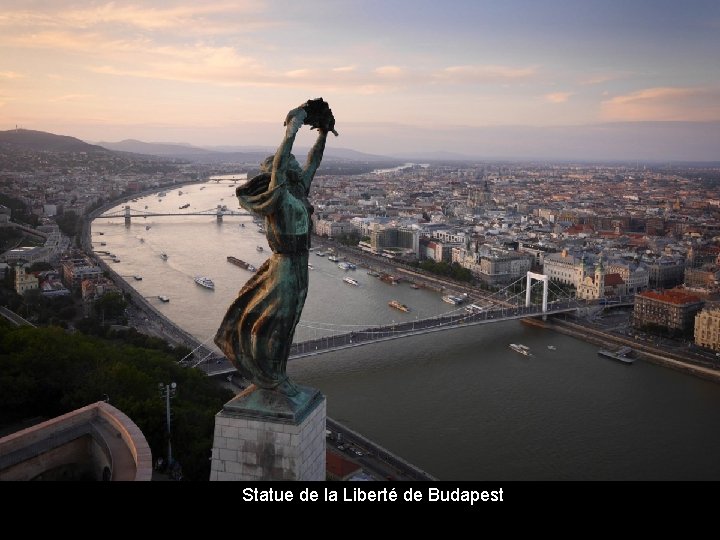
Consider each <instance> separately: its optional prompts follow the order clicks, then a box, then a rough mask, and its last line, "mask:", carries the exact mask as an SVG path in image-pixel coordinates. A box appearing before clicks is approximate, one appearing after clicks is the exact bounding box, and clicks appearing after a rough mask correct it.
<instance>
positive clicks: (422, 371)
mask: <svg viewBox="0 0 720 540" xmlns="http://www.w3.org/2000/svg"><path fill="white" fill-rule="evenodd" d="M233 183H234V182H233V180H231V179H228V178H225V179H220V181H219V182H217V183H216V182H208V183H207V184H194V185H188V186H183V187H180V188H176V189H174V190H172V191H167V195H166V196H165V197H157V196H155V195H153V196H148V197H143V198H140V199H138V200H137V201H136V202H130V203H129V204H130V206H131V207H132V208H134V209H139V210H145V206H147V210H146V211H149V212H150V211H165V212H170V211H175V212H182V211H193V210H195V211H200V210H206V209H210V208H215V207H216V206H217V205H218V204H220V205H223V204H224V205H227V206H228V208H229V209H231V210H237V209H238V204H237V199H236V198H235V196H234V190H235V186H234V185H233ZM179 191H182V192H183V193H182V195H179ZM186 203H189V204H190V207H189V208H187V210H180V209H179V207H180V206H183V205H184V204H186ZM241 224H242V225H244V226H241ZM100 233H103V234H102V235H101V234H100ZM92 240H93V245H94V246H95V249H97V250H107V251H109V252H111V253H113V254H114V255H116V256H117V257H118V258H119V259H120V262H119V263H109V264H112V265H113V268H114V269H115V270H116V271H117V272H118V273H119V274H120V275H122V276H125V277H126V279H128V281H129V282H130V284H131V285H132V286H133V287H135V288H136V289H137V290H138V291H139V292H140V293H141V294H143V295H144V296H146V297H148V298H149V299H150V301H151V302H153V303H154V304H155V305H156V306H157V307H158V309H159V310H160V311H162V312H163V313H164V314H165V315H166V316H167V317H168V318H170V319H172V320H173V321H175V322H176V323H177V324H178V325H179V326H181V327H182V328H184V329H185V330H187V331H188V332H190V333H191V334H193V335H194V336H196V337H197V338H198V339H199V340H200V341H208V340H209V339H210V338H211V336H212V335H213V334H214V333H215V331H216V329H217V327H218V325H219V323H220V320H221V319H222V316H223V315H224V312H225V310H226V308H227V306H228V305H229V304H230V302H231V301H232V300H233V299H234V298H235V296H236V295H237V291H238V290H239V288H240V287H241V286H242V284H243V283H244V282H245V281H246V280H247V279H248V278H249V277H250V275H251V274H250V273H249V272H247V271H245V270H242V269H240V268H238V267H237V266H234V265H232V264H230V263H228V262H227V261H226V257H227V256H228V255H233V256H235V257H238V258H240V259H243V260H245V261H247V262H250V263H251V264H253V265H255V266H260V264H261V263H262V262H263V260H264V259H265V258H266V257H267V256H268V254H269V248H268V246H267V243H266V241H265V238H264V235H263V234H262V233H260V232H259V231H258V230H257V227H256V226H255V225H254V224H253V222H252V219H251V218H250V217H249V216H248V217H238V216H235V217H226V218H224V220H223V222H222V223H221V224H218V223H216V220H215V217H214V216H168V217H151V218H133V221H132V224H131V226H130V227H129V228H126V227H125V225H124V222H123V220H122V219H112V220H106V219H98V220H95V221H94V222H93V224H92ZM100 242H105V243H106V245H105V246H103V247H100ZM257 246H260V247H262V248H263V251H258V250H257ZM163 252H164V253H166V254H167V255H168V258H167V260H163V259H161V257H160V254H161V253H163ZM310 262H311V263H312V265H313V266H314V270H311V271H310V289H309V294H308V300H307V303H306V306H305V310H304V312H303V317H302V320H301V323H300V326H298V331H297V334H296V341H301V340H303V339H310V338H314V337H318V336H321V335H329V334H331V333H332V332H333V331H334V332H347V331H350V330H353V329H361V328H364V327H368V326H373V325H377V324H383V323H392V322H393V321H396V322H397V321H401V320H413V319H415V318H416V317H417V318H423V317H427V316H430V315H435V314H440V313H447V312H450V311H453V310H455V309H457V308H456V307H455V306H452V305H450V304H446V303H444V302H442V301H441V298H440V295H439V294H438V293H435V292H432V291H428V290H424V289H418V290H415V289H412V288H410V287H409V286H408V284H400V285H395V286H393V285H389V284H386V283H383V282H381V281H379V280H377V279H376V278H374V277H372V276H369V275H368V274H367V273H366V272H365V270H363V269H361V268H358V270H356V271H350V272H345V271H343V270H341V269H340V268H338V267H337V265H336V264H334V263H332V262H330V261H328V260H327V258H326V257H317V256H315V255H311V257H310ZM136 274H137V275H141V276H142V278H143V279H142V281H135V280H134V279H133V278H132V276H133V275H136ZM195 275H206V276H208V277H210V278H212V279H213V281H214V282H215V290H214V291H211V290H208V289H204V288H202V287H200V286H198V285H196V284H195V283H194V281H193V276H195ZM345 275H349V276H351V277H353V278H354V279H356V280H357V281H358V282H359V283H360V286H359V287H353V286H351V285H348V284H346V283H344V282H343V281H342V277H343V276H345ZM158 295H166V296H168V297H169V298H170V302H168V303H162V302H160V301H159V300H158V299H157V296H158ZM392 299H397V300H399V301H400V302H401V303H404V304H407V305H408V306H409V307H410V308H411V311H410V312H409V313H403V312H400V311H397V310H395V309H392V308H390V307H389V306H388V305H387V303H388V301H389V300H392ZM509 343H523V344H525V345H527V346H529V347H530V348H531V350H532V351H533V356H531V357H525V356H522V355H520V354H518V353H516V352H513V351H512V350H510V349H509V348H508V344H509ZM548 345H553V346H555V350H551V349H548ZM289 372H290V375H291V376H292V377H293V378H294V379H295V380H297V381H298V382H301V383H303V384H309V385H312V386H316V387H318V388H320V389H321V390H322V391H323V393H325V395H326V396H327V397H328V413H329V415H330V416H332V417H333V418H335V419H336V420H338V421H340V422H342V423H344V424H346V425H348V426H349V427H351V428H352V429H354V430H356V431H359V432H360V433H362V434H364V435H365V436H367V437H369V438H371V439H373V440H375V441H376V442H378V443H379V444H381V445H382V446H385V447H386V448H388V449H389V450H391V451H393V452H395V453H396V454H398V455H400V456H402V457H403V458H405V459H406V460H408V461H410V462H412V463H414V464H416V465H418V466H419V467H421V468H422V469H424V470H426V471H428V472H429V473H430V474H432V475H434V476H436V477H438V478H440V479H446V480H451V479H468V480H469V479H477V480H534V479H538V480H540V479H573V480H581V479H593V480H614V479H638V480H640V479H683V480H689V479H713V480H720V461H719V460H717V455H718V454H719V453H720V430H718V429H717V426H718V425H720V385H717V384H715V383H711V382H708V381H705V380H701V379H697V378H694V377H692V376H689V375H686V374H683V373H678V372H676V371H672V370H669V369H666V368H662V367H659V366H656V365H653V364H648V363H645V362H641V361H638V362H636V363H635V364H633V365H632V366H626V365H623V364H620V363H617V362H613V361H611V360H607V359H603V358H601V357H598V356H597V347H595V346H593V345H590V344H588V343H585V342H583V341H580V340H577V339H575V338H572V337H570V336H565V335H560V334H556V333H554V332H550V331H547V330H542V329H538V328H532V327H528V326H525V325H523V324H521V323H519V322H504V323H496V324H491V325H484V326H477V327H471V328H464V329H454V330H449V331H447V332H441V333H435V334H428V335H424V336H416V337H412V338H404V339H398V340H394V341H390V342H384V343H379V344H375V345H368V346H365V347H359V348H355V349H348V350H344V351H339V352H335V353H328V354H325V355H321V356H318V357H314V358H306V359H301V360H297V361H293V362H291V363H290V364H289Z"/></svg>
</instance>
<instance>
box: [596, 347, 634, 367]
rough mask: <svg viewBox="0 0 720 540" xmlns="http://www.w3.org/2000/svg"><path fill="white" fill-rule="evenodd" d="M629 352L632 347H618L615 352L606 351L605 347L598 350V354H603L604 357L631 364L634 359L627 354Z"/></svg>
mask: <svg viewBox="0 0 720 540" xmlns="http://www.w3.org/2000/svg"><path fill="white" fill-rule="evenodd" d="M631 353H632V349H631V348H630V347H620V348H619V349H618V350H617V351H615V352H612V351H608V350H607V349H600V350H599V351H598V354H599V355H600V356H604V357H605V358H612V359H613V360H618V361H619V362H622V363H623V364H632V363H633V362H634V361H635V359H634V358H631V357H630V356H628V355H629V354H631Z"/></svg>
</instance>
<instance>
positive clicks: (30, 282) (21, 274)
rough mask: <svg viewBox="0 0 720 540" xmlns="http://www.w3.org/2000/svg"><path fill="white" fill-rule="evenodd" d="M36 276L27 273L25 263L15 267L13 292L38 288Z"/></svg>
mask: <svg viewBox="0 0 720 540" xmlns="http://www.w3.org/2000/svg"><path fill="white" fill-rule="evenodd" d="M38 283H39V282H38V278H37V276H35V275H34V274H30V273H28V271H27V269H26V268H25V265H22V264H20V265H18V266H16V267H15V292H16V293H18V294H24V293H25V292H26V291H32V290H34V289H37V288H38Z"/></svg>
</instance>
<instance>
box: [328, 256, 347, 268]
mask: <svg viewBox="0 0 720 540" xmlns="http://www.w3.org/2000/svg"><path fill="white" fill-rule="evenodd" d="M329 260H330V257H328V261H329ZM338 268H340V269H342V270H350V265H349V264H348V263H346V262H341V263H338Z"/></svg>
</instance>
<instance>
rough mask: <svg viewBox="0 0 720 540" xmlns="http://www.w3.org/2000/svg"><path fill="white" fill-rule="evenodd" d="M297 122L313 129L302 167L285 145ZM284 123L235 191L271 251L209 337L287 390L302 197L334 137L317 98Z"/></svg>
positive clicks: (299, 275)
mask: <svg viewBox="0 0 720 540" xmlns="http://www.w3.org/2000/svg"><path fill="white" fill-rule="evenodd" d="M303 124H306V125H309V126H311V127H312V128H313V129H317V130H318V132H319V133H318V138H317V141H316V142H315V145H314V146H313V147H312V149H311V150H310V152H309V153H308V157H307V161H306V163H305V166H304V167H300V164H299V163H298V162H297V160H296V159H295V156H293V155H292V153H291V150H292V146H293V143H294V142H295V135H296V134H297V132H298V131H299V130H300V128H301V127H302V126H303ZM285 126H287V128H286V131H285V138H284V139H283V141H282V143H281V144H280V146H279V147H278V149H277V152H275V155H274V156H269V157H268V158H267V159H265V161H264V162H263V163H262V164H261V166H260V170H261V173H260V174H259V175H257V176H255V177H254V178H253V179H252V180H250V181H248V182H247V183H246V184H244V185H242V186H240V187H238V188H237V190H236V193H237V196H238V199H239V201H240V205H241V206H242V207H243V208H245V209H247V210H249V211H251V212H254V213H256V214H259V215H261V216H264V218H265V229H266V231H267V241H268V244H269V245H270V249H271V250H272V252H273V254H272V256H271V257H270V258H269V259H268V260H267V261H265V263H264V264H263V265H262V266H261V267H260V269H259V270H258V271H257V273H256V274H255V275H254V276H253V277H252V278H251V279H250V280H249V281H248V282H247V283H246V284H245V285H244V286H243V288H242V289H241V290H240V292H239V293H238V297H237V299H236V300H235V301H234V302H233V303H232V304H231V305H230V307H229V308H228V311H227V313H226V314H225V318H224V319H223V321H222V323H221V325H220V328H219V329H218V331H217V334H216V335H215V343H216V344H217V345H218V346H219V347H220V348H221V349H222V351H223V352H224V353H225V355H226V356H227V357H228V359H229V360H230V361H231V362H232V363H233V365H234V366H235V367H236V368H237V370H238V371H239V372H240V374H241V375H242V376H243V377H245V378H246V379H249V380H250V381H252V382H253V383H254V384H255V385H257V386H259V387H260V388H266V389H270V390H277V391H279V392H282V393H283V394H286V395H288V396H293V395H295V394H297V388H296V387H295V385H294V384H292V383H291V382H290V380H289V379H288V376H287V374H286V372H285V370H286V366H287V359H288V355H289V354H290V345H291V344H292V340H293V335H294V334H295V327H296V326H297V323H298V321H299V320H300V314H301V313H302V310H303V306H304V305H305V297H306V296H307V289H308V248H309V247H310V234H311V227H312V224H311V221H310V214H312V212H313V207H312V206H311V205H310V203H309V202H308V199H307V197H308V193H309V192H310V184H311V182H312V180H313V177H314V176H315V172H316V171H317V168H318V167H319V166H320V161H321V160H322V156H323V151H324V149H325V140H326V139H327V134H328V132H332V133H334V134H335V135H336V136H337V132H336V131H335V118H334V117H333V114H332V111H331V110H330V107H329V106H328V104H327V103H326V102H325V101H323V99H322V98H318V99H313V100H310V101H307V102H306V103H304V104H303V105H301V106H300V107H298V108H296V109H293V110H291V111H290V112H289V113H288V115H287V118H286V119H285Z"/></svg>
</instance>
